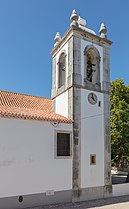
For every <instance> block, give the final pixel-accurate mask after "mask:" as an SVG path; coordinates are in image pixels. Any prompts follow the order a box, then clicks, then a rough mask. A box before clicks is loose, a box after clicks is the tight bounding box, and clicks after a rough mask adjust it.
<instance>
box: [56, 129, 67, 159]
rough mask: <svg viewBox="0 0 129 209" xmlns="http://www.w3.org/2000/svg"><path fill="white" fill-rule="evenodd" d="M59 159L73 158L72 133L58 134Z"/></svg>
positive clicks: (57, 154)
mask: <svg viewBox="0 0 129 209" xmlns="http://www.w3.org/2000/svg"><path fill="white" fill-rule="evenodd" d="M56 146H57V153H56V156H57V157H68V156H71V140H70V133H57V145H56Z"/></svg>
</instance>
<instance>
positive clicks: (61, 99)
mask: <svg viewBox="0 0 129 209" xmlns="http://www.w3.org/2000/svg"><path fill="white" fill-rule="evenodd" d="M55 101H56V103H55V112H56V113H58V114H60V115H63V116H65V117H68V91H66V92H64V93H63V94H61V95H60V96H58V97H56V99H55Z"/></svg>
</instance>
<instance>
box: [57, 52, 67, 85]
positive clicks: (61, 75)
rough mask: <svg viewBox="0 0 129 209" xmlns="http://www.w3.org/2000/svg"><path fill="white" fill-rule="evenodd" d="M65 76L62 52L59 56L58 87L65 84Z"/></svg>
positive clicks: (64, 57)
mask: <svg viewBox="0 0 129 209" xmlns="http://www.w3.org/2000/svg"><path fill="white" fill-rule="evenodd" d="M65 77H66V55H65V53H64V52H63V53H62V54H61V55H60V58H59V85H58V86H59V88H60V87H61V86H63V85H64V84H65Z"/></svg>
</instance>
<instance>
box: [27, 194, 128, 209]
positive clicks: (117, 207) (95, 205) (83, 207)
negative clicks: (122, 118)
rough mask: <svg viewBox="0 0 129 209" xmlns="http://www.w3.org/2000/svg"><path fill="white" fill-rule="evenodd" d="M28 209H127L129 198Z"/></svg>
mask: <svg viewBox="0 0 129 209" xmlns="http://www.w3.org/2000/svg"><path fill="white" fill-rule="evenodd" d="M30 209H129V196H123V197H114V198H109V199H102V200H94V201H87V202H81V203H76V204H72V203H68V204H58V205H49V206H43V207H34V208H30Z"/></svg>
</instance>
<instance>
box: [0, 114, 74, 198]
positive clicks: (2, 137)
mask: <svg viewBox="0 0 129 209" xmlns="http://www.w3.org/2000/svg"><path fill="white" fill-rule="evenodd" d="M55 130H65V131H71V130H72V125H71V124H60V125H59V126H58V127H54V126H53V125H52V124H51V123H49V122H39V121H31V120H30V121H29V120H19V119H18V120H16V119H2V118H1V119H0V198H1V197H7V196H15V195H25V194H33V193H44V192H46V191H47V190H54V191H61V190H69V189H71V188H72V159H55V158H54V135H55Z"/></svg>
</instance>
